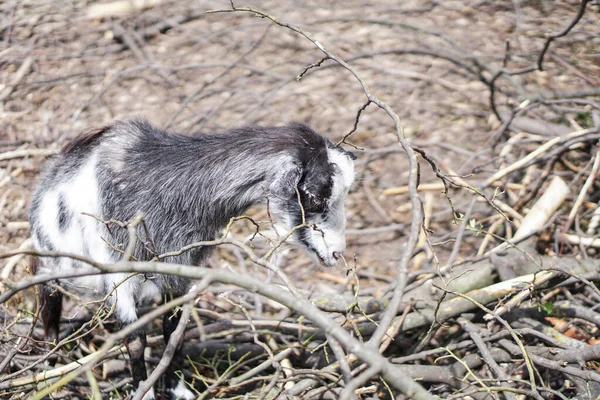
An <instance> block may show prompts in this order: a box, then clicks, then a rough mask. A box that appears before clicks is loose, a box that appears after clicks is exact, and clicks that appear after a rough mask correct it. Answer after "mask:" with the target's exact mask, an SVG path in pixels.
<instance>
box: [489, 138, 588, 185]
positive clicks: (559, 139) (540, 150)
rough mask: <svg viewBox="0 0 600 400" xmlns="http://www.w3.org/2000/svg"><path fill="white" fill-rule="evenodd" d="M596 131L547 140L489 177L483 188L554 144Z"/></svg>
mask: <svg viewBox="0 0 600 400" xmlns="http://www.w3.org/2000/svg"><path fill="white" fill-rule="evenodd" d="M596 130H597V129H596V128H591V129H584V130H582V131H575V132H572V133H569V134H568V135H566V136H564V137H560V136H559V137H556V138H554V139H552V140H549V141H547V142H546V143H544V144H543V145H542V146H540V147H538V148H537V149H535V150H534V151H532V152H531V153H529V154H528V155H526V156H525V157H523V158H521V159H520V160H518V161H516V162H514V163H513V164H511V165H509V166H508V167H506V168H504V169H502V170H500V171H498V172H496V173H495V174H494V175H492V176H491V177H489V178H488V179H487V180H486V181H485V182H484V183H483V186H489V185H491V184H493V183H494V182H495V181H497V180H498V179H501V178H503V177H504V176H506V175H508V174H510V173H511V172H514V171H516V170H518V169H520V168H522V167H524V166H526V165H527V164H528V163H529V162H530V161H533V160H535V159H536V158H538V156H540V155H542V154H544V153H546V152H547V151H548V150H550V148H552V147H553V146H555V145H556V144H559V143H561V142H565V141H568V140H569V139H572V138H578V137H580V136H584V135H587V134H590V133H595V132H596Z"/></svg>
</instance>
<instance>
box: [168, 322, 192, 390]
mask: <svg viewBox="0 0 600 400" xmlns="http://www.w3.org/2000/svg"><path fill="white" fill-rule="evenodd" d="M180 318H181V310H173V312H171V313H167V314H165V315H164V316H163V337H164V339H165V346H166V345H167V344H168V343H169V339H170V338H171V334H172V333H173V332H174V331H175V328H177V324H178V323H179V320H180ZM182 343H183V341H180V342H179V343H178V344H177V348H176V349H175V353H174V354H173V358H172V359H171V363H170V364H169V367H168V368H167V372H166V374H165V386H166V389H167V392H168V393H169V394H170V395H171V398H172V399H173V400H175V399H178V400H192V399H195V398H196V396H195V395H194V393H192V391H191V390H189V389H188V388H187V386H186V384H185V381H184V379H183V371H182V368H183V361H184V357H183V354H182V353H181V346H182ZM178 374H179V376H178Z"/></svg>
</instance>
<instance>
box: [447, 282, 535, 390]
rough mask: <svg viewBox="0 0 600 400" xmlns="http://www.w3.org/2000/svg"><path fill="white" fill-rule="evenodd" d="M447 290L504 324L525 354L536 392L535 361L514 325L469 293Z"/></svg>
mask: <svg viewBox="0 0 600 400" xmlns="http://www.w3.org/2000/svg"><path fill="white" fill-rule="evenodd" d="M447 292H448V293H451V294H454V295H456V296H459V297H461V298H464V299H466V300H468V301H470V302H472V303H473V304H474V305H475V306H476V307H479V308H480V309H481V310H483V311H484V312H486V313H487V314H489V315H491V316H492V317H493V318H494V319H495V320H496V321H498V322H499V323H500V324H502V325H503V326H504V328H506V329H507V330H508V331H509V332H510V336H511V337H512V339H513V341H514V342H515V343H517V347H518V348H519V350H520V353H521V354H522V355H523V359H524V360H525V365H526V367H527V372H528V373H529V379H530V381H529V382H530V385H531V390H533V391H534V392H535V391H536V390H537V389H536V382H535V373H534V369H533V363H532V361H531V358H530V357H529V353H528V352H527V350H526V349H525V345H524V344H523V342H522V341H521V339H520V338H519V336H518V335H517V334H516V333H515V331H514V329H512V327H511V326H510V325H509V324H508V322H507V321H506V320H504V319H503V318H501V317H500V316H499V315H497V314H496V313H495V312H494V311H492V310H490V309H489V308H487V307H486V306H485V305H483V304H482V303H480V302H478V301H477V300H475V299H473V298H471V297H469V296H467V295H464V294H462V293H458V292H453V291H451V290H447ZM507 341H508V340H507ZM511 344H512V343H511Z"/></svg>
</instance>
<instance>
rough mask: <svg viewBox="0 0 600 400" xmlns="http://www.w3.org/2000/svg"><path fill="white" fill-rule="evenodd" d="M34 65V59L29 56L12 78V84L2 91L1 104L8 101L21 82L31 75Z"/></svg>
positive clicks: (0, 93)
mask: <svg viewBox="0 0 600 400" xmlns="http://www.w3.org/2000/svg"><path fill="white" fill-rule="evenodd" d="M32 64H33V57H32V56H29V57H27V58H26V59H25V61H23V63H22V64H21V66H20V67H19V69H18V70H17V72H16V73H15V75H14V76H13V77H12V80H11V82H10V83H9V84H8V86H6V87H5V88H4V89H3V90H2V91H0V102H3V101H4V100H6V98H7V97H8V96H10V95H11V93H12V92H13V91H14V90H15V88H16V87H17V85H18V84H19V83H20V82H21V80H22V79H23V78H24V77H25V75H27V74H28V73H29V71H30V70H31V65H32Z"/></svg>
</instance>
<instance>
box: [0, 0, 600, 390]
mask: <svg viewBox="0 0 600 400" xmlns="http://www.w3.org/2000/svg"><path fill="white" fill-rule="evenodd" d="M128 3H129V2H128ZM588 3H590V2H589V1H586V0H583V1H581V3H580V4H579V6H578V7H576V10H575V11H576V12H575V14H574V15H572V16H571V18H572V19H571V20H570V21H568V22H567V23H566V24H565V26H564V28H563V29H562V30H561V31H557V32H555V33H552V34H549V35H548V36H547V37H546V38H545V39H544V40H543V41H542V46H541V49H540V51H539V52H538V53H537V55H536V58H535V60H534V61H533V62H532V63H531V64H530V65H525V66H520V67H519V68H515V69H511V68H508V67H507V65H508V64H509V62H510V61H511V56H510V52H509V51H508V47H507V52H506V56H505V61H504V65H503V67H501V68H499V69H493V68H491V67H489V66H486V65H484V64H482V63H481V62H479V61H478V60H477V59H475V58H472V59H468V60H464V59H460V58H456V57H455V56H453V55H451V54H450V53H444V52H440V51H436V52H432V51H429V52H423V51H422V53H423V54H428V55H430V56H434V57H438V58H442V59H445V60H447V61H449V62H451V63H454V64H455V65H457V66H458V67H459V68H462V69H464V71H465V73H466V74H471V75H472V76H473V77H475V78H474V79H476V80H478V81H479V82H480V83H482V84H483V85H485V87H487V89H488V93H489V104H488V105H489V110H490V112H491V113H492V114H493V115H494V116H495V118H496V121H495V123H496V128H495V129H494V130H493V131H492V132H490V135H489V137H488V140H487V142H486V144H485V147H486V149H488V150H489V151H490V154H492V155H493V161H492V163H490V164H489V165H481V166H478V167H477V168H474V169H473V171H472V172H473V175H470V176H466V175H458V174H456V173H455V172H454V171H452V170H451V169H449V168H448V167H446V166H445V165H444V164H443V163H442V162H440V161H439V160H436V158H435V157H433V156H432V155H431V154H430V152H429V151H428V149H427V148H426V147H425V146H419V144H420V143H416V144H415V143H412V141H409V140H408V139H407V138H406V137H405V134H404V131H403V124H402V121H401V119H400V118H399V117H398V115H397V113H396V112H395V110H394V108H393V107H392V106H391V105H390V104H389V103H388V102H385V101H383V100H381V99H380V98H379V97H378V96H377V94H376V93H375V91H374V90H372V89H371V88H370V86H369V82H368V80H367V79H365V78H363V77H362V75H361V74H360V73H359V72H358V71H357V69H356V68H355V67H354V66H353V65H352V62H353V60H357V59H359V58H365V57H368V55H363V56H357V57H355V58H348V59H344V58H342V57H340V56H338V55H336V54H335V53H333V52H331V51H329V50H328V49H327V46H326V45H324V44H322V43H320V42H319V41H317V40H316V39H315V37H314V36H312V35H311V34H310V33H307V32H306V31H305V30H303V29H300V28H299V27H297V26H295V25H292V24H290V23H287V22H286V21H284V20H282V19H278V18H276V17H274V16H272V15H270V14H269V13H267V12H263V11H260V10H256V9H251V8H244V7H238V6H236V4H234V3H233V2H232V3H231V5H230V7H229V8H227V9H223V10H217V11H214V13H217V14H220V13H236V14H241V15H245V14H250V15H254V16H258V17H261V18H262V20H261V23H264V24H273V25H275V27H274V28H273V29H281V30H289V31H291V32H293V33H294V34H295V35H296V36H295V37H297V39H298V40H308V42H309V43H311V45H313V46H315V48H316V49H318V50H319V51H320V53H321V58H319V59H316V60H314V63H312V64H310V65H308V66H306V67H305V68H303V69H302V70H301V72H300V74H299V75H298V79H299V80H300V79H304V78H305V77H306V76H307V75H308V74H310V73H311V72H313V71H315V70H317V69H319V68H321V66H322V64H323V63H325V62H328V63H332V64H335V65H337V66H339V67H341V68H343V69H344V70H345V71H347V72H349V73H350V74H351V76H352V77H353V78H354V79H356V81H357V82H358V83H359V85H360V87H361V88H362V93H363V96H364V101H363V103H362V106H360V107H359V108H358V109H357V111H356V113H355V115H354V118H353V119H354V126H353V128H352V129H351V130H349V131H348V133H347V134H346V135H345V136H344V137H343V139H342V141H344V142H347V143H350V144H353V142H352V140H353V134H354V133H355V132H356V131H357V130H359V129H360V124H361V118H362V116H363V113H364V112H365V110H366V109H367V107H369V106H375V107H377V108H378V109H379V110H380V112H381V113H383V114H384V115H386V116H387V118H389V120H390V121H391V124H392V126H393V127H394V132H395V134H396V137H397V141H398V144H399V147H398V148H401V149H402V150H403V151H404V154H405V156H406V159H407V160H408V166H407V171H408V172H409V174H408V184H407V185H406V186H404V187H397V188H387V189H386V190H385V191H384V192H383V195H384V196H387V197H388V198H393V197H395V196H404V198H406V199H407V200H408V202H409V203H410V205H411V208H410V209H411V213H410V217H411V220H410V222H407V223H396V224H393V225H390V227H389V229H387V231H388V232H393V233H395V234H397V233H398V232H401V233H402V234H403V237H404V246H403V247H402V248H401V249H398V259H397V260H396V262H395V264H396V271H395V272H396V273H395V275H394V276H390V274H382V273H374V272H371V271H366V270H361V269H360V268H357V267H356V264H355V263H353V262H348V265H347V274H346V276H334V275H333V274H330V273H321V275H320V276H321V278H323V279H327V280H329V281H330V284H329V285H328V288H327V290H326V291H325V290H322V291H314V290H313V291H306V290H303V289H302V288H297V287H295V286H294V285H293V283H291V282H293V280H290V279H289V278H285V276H286V271H285V270H284V269H282V268H280V266H279V265H278V264H277V263H273V262H272V260H270V259H267V258H268V257H267V256H266V255H270V254H271V252H270V249H268V248H261V247H260V246H256V247H255V246H253V247H251V246H249V245H248V244H247V243H246V242H244V241H243V240H238V239H224V240H221V241H220V242H219V244H227V245H229V246H233V248H234V250H231V251H227V252H225V251H223V252H221V253H220V255H221V256H223V257H230V258H232V259H237V260H241V261H240V264H241V265H244V268H243V269H244V270H242V271H235V272H233V271H231V270H229V269H223V268H208V267H199V268H185V267H182V266H177V265H172V264H166V263H159V262H154V263H143V262H122V263H118V264H115V265H110V266H106V265H100V264H95V263H94V262H93V260H89V263H90V264H92V265H94V266H96V267H97V268H98V269H99V270H101V271H102V273H110V272H132V273H157V272H159V273H173V274H177V275H182V276H188V277H191V278H194V279H198V280H199V284H198V285H197V286H196V287H195V289H194V291H192V292H190V294H188V295H187V296H185V297H183V298H179V299H174V300H172V301H170V302H169V303H167V304H165V305H164V306H159V307H155V308H151V309H148V310H146V312H145V313H144V315H143V317H142V318H140V320H139V321H138V322H136V323H135V324H132V325H131V326H128V327H127V328H125V329H122V330H117V331H116V332H115V331H114V329H111V326H112V324H113V323H114V322H113V321H112V318H111V317H112V315H111V312H112V310H111V309H110V307H108V306H107V305H105V304H104V303H103V302H101V301H100V302H87V303H86V302H85V301H83V300H81V299H75V300H76V301H75V302H74V305H73V308H72V309H71V310H68V314H69V317H68V319H67V320H66V321H65V322H66V323H65V324H63V325H64V327H65V328H64V329H63V332H61V335H60V337H61V340H60V342H59V343H56V344H54V345H55V346H52V350H48V346H47V345H48V344H47V343H44V342H43V340H42V334H41V333H40V332H39V328H38V327H37V324H36V323H37V315H38V313H39V306H37V305H36V302H35V298H36V296H37V294H36V289H35V284H39V283H44V282H48V281H51V280H52V279H53V277H52V276H38V277H31V276H28V275H27V273H24V274H23V273H22V274H17V273H16V272H15V271H16V269H17V268H23V269H24V270H25V271H26V270H27V265H28V264H27V260H26V256H27V255H39V254H38V253H36V252H35V251H33V250H31V249H30V247H31V243H30V242H29V241H27V240H26V241H24V242H23V243H22V245H21V246H20V248H18V249H17V248H15V249H14V250H10V251H4V252H3V253H2V254H1V255H0V257H1V258H2V259H6V260H7V261H6V263H5V264H4V266H3V269H2V275H1V278H2V281H1V282H0V285H1V289H2V293H1V294H0V303H1V304H2V309H0V313H1V314H0V315H1V316H2V319H3V326H2V338H1V339H0V340H1V342H0V346H1V347H0V352H1V353H2V356H3V357H2V358H1V360H0V373H1V375H0V396H2V397H3V398H4V397H6V398H21V397H28V396H33V398H35V399H37V398H42V397H43V396H44V395H46V394H52V396H53V398H74V397H86V396H93V397H94V398H119V397H121V396H125V395H126V394H127V393H128V390H129V383H130V378H128V374H127V373H126V372H125V371H124V370H125V368H126V362H125V360H126V356H125V353H126V352H125V351H124V348H123V346H122V345H121V342H120V341H121V340H122V339H123V338H124V337H125V336H126V335H127V334H128V332H130V330H131V329H136V328H137V327H138V326H140V325H144V324H156V320H157V318H158V317H159V316H160V315H161V314H163V313H165V312H167V310H169V309H171V308H172V307H173V306H181V307H183V317H182V319H181V322H180V326H179V327H178V329H177V330H176V333H175V335H177V336H176V338H177V339H179V340H181V341H183V343H184V353H185V354H186V355H187V358H188V363H187V364H186V369H185V371H184V374H185V378H186V382H188V383H189V385H190V388H192V389H193V390H195V391H196V393H197V394H198V398H239V399H242V398H259V399H263V398H268V399H272V398H303V399H311V398H332V399H338V398H341V399H355V398H360V399H377V398H414V399H433V398H436V396H437V397H438V398H445V399H454V398H456V399H462V398H469V397H470V398H481V399H484V398H486V399H487V398H506V399H519V398H535V399H567V398H573V397H576V398H578V399H596V398H597V397H598V396H600V373H599V372H598V371H597V367H596V364H595V360H596V359H597V358H598V355H597V353H598V351H600V347H599V346H598V345H597V344H596V340H597V337H598V326H599V325H600V314H599V313H597V312H596V311H595V307H596V305H597V304H598V301H599V300H600V291H599V290H598V288H597V287H596V284H595V282H597V281H598V280H599V279H600V275H599V274H598V272H597V265H598V261H597V257H596V254H597V251H596V250H595V249H597V248H598V247H600V240H599V239H596V238H595V236H596V235H597V231H598V229H597V228H598V223H599V222H600V212H598V211H597V210H598V209H599V208H598V206H597V204H596V202H597V201H598V200H600V199H599V198H597V197H598V196H597V195H596V193H597V192H598V189H597V187H596V186H597V179H596V178H597V173H598V169H599V167H600V149H599V148H598V147H597V143H598V139H600V104H598V103H597V102H596V101H594V100H593V99H592V100H590V99H589V98H588V96H589V95H594V94H595V93H596V92H594V90H596V89H594V88H592V89H590V90H583V91H579V92H577V93H575V92H572V93H571V94H570V95H569V96H568V97H569V98H566V97H567V96H563V97H561V96H558V95H553V96H551V98H549V97H548V96H545V97H538V98H527V99H524V100H523V99H520V98H519V97H518V93H516V92H518V90H515V89H514V87H512V86H511V85H512V84H513V83H514V82H515V81H514V80H512V78H514V77H518V76H522V75H527V74H533V73H536V72H539V71H541V70H543V68H544V60H545V57H546V56H547V54H548V52H549V51H551V48H552V45H553V42H555V41H556V40H558V39H559V38H561V37H563V36H566V35H568V34H569V32H570V31H571V30H572V29H573V28H574V27H576V26H577V24H578V22H579V21H580V20H581V18H582V17H583V16H584V15H585V13H586V12H589V11H586V10H587V8H586V7H587V6H588V5H589V4H588ZM432 4H434V5H433V6H435V3H432ZM433 6H432V7H433ZM421 12H423V11H421ZM196 17H197V16H194V15H188V16H186V17H185V18H183V17H182V18H183V19H181V20H178V21H173V20H170V21H169V23H167V24H166V25H164V26H157V27H153V28H152V29H151V30H148V31H147V32H146V31H144V32H138V33H139V34H140V35H142V36H143V35H145V34H146V33H147V34H148V35H152V34H154V33H155V32H156V31H161V29H162V30H167V29H170V28H171V27H172V26H175V25H177V24H183V23H185V22H186V21H189V20H191V19H193V18H196ZM186 18H187V19H186ZM115 27H116V28H115V30H114V32H115V33H117V34H119V32H120V38H121V40H120V43H118V46H123V45H125V46H127V47H129V48H130V49H134V48H137V47H139V46H138V45H136V44H135V40H133V39H132V38H131V37H130V36H129V35H128V33H127V31H126V30H125V31H120V30H119V26H118V25H115ZM131 40H133V41H131ZM138 50H139V49H138ZM455 50H456V49H455ZM397 52H400V53H401V52H405V53H411V52H412V53H415V51H409V49H403V50H402V49H399V50H397ZM138 56H139V57H140V58H145V57H147V55H145V54H144V53H143V51H142V52H140V53H139V54H138ZM330 65H331V64H330ZM22 68H23V69H22V70H21V69H20V70H18V71H16V72H15V76H14V80H13V81H12V82H14V85H12V86H6V87H5V88H4V91H3V92H0V93H4V94H0V100H4V99H5V98H8V97H9V96H11V93H12V92H13V91H14V90H15V89H16V88H17V87H18V83H19V81H20V79H21V78H22V75H24V74H26V73H27V71H28V70H29V68H31V65H27V64H25V62H24V63H23V66H22ZM147 68H151V67H147ZM19 71H25V72H22V73H21V74H20V72H19ZM19 75H21V77H19ZM505 78H506V82H505V81H504V79H505ZM164 79H166V80H168V79H169V76H165V77H164ZM215 79H218V77H217V78H215ZM109 83H110V81H109ZM107 87H108V86H103V89H102V90H105V89H104V88H107ZM517 89H518V88H517ZM513 91H514V92H513ZM563 95H564V94H563ZM2 96H4V97H2ZM100 97H101V93H100V94H99V95H98V97H94V98H92V99H91V100H90V101H89V102H88V103H86V104H85V105H83V106H82V107H81V108H80V109H79V110H77V112H76V113H75V115H74V118H75V119H76V118H78V117H79V116H80V114H81V113H82V112H84V111H85V110H86V109H87V108H88V107H90V106H91V105H93V103H94V102H96V101H97V100H98V99H99V98H100ZM498 97H501V98H503V99H504V100H503V101H504V103H505V104H506V106H503V108H502V107H500V106H499V105H498ZM507 99H512V100H519V101H512V102H510V101H508V100H507ZM520 100H523V101H520ZM511 105H512V106H511ZM182 108H183V107H182ZM536 109H551V110H552V111H553V112H554V113H555V114H558V115H559V116H558V117H555V119H557V120H558V119H560V118H563V117H564V118H567V121H568V122H569V124H567V125H565V124H559V123H557V122H556V121H545V122H544V123H543V124H540V123H539V122H538V121H537V120H533V119H530V118H528V117H527V116H528V115H530V113H531V112H533V111H534V110H536ZM572 115H575V118H573V117H572ZM572 128H575V129H572ZM547 132H551V133H552V135H547V134H546V133H547ZM353 145H355V144H353ZM395 151H397V150H396V149H394V150H389V151H388V150H386V151H380V152H372V153H371V154H370V155H369V157H385V155H386V154H389V153H392V152H395ZM54 152H55V150H54V149H48V150H47V149H39V150H37V151H36V150H32V149H15V150H11V151H7V152H4V153H2V154H0V162H4V163H6V162H10V161H12V160H21V159H22V158H23V157H25V156H27V157H30V156H45V155H50V154H52V153H54ZM465 164H470V163H469V162H466V163H465ZM5 165H6V164H3V166H5ZM419 165H420V167H419ZM5 169H6V170H7V171H8V168H5ZM420 170H421V174H422V177H421V179H420V180H421V182H420V181H419V175H420ZM2 171H5V170H4V169H3V170H2ZM15 171H16V170H13V171H12V173H8V174H7V175H6V176H5V177H4V178H3V177H2V176H0V179H4V180H0V187H1V186H3V185H5V184H6V183H8V182H9V181H10V179H12V178H13V177H14V176H17V175H18V173H17V172H15ZM425 179H431V180H430V181H427V182H426V181H425ZM3 182H6V183H3ZM431 191H438V192H439V191H443V193H444V194H445V196H444V197H445V201H446V202H447V203H446V204H447V207H446V211H445V213H446V214H445V215H450V218H449V221H450V222H449V224H450V223H452V224H456V226H458V229H457V230H456V231H455V232H451V233H448V234H445V235H442V236H434V233H433V232H432V231H431V226H430V225H431V223H430V221H431V218H432V215H433V211H432V209H433V204H432V203H433V201H434V200H433V197H432V196H431V195H430V193H431ZM457 198H460V199H461V201H462V200H464V198H466V199H467V200H466V202H464V204H463V203H462V202H460V201H459V204H458V205H455V203H456V199H457ZM380 200H381V199H378V198H376V197H369V198H368V201H369V203H370V205H371V206H372V207H373V208H374V209H376V210H378V212H379V213H380V214H381V215H382V216H383V218H384V219H386V218H389V214H388V213H387V212H386V210H385V209H383V207H382V206H381V204H380ZM459 210H463V211H459ZM365 231H367V230H365ZM241 232H243V230H241ZM446 250H448V254H447V256H446V255H444V256H440V254H442V253H445V251H446ZM256 271H261V272H260V273H261V274H264V271H268V275H269V276H271V277H276V278H282V277H283V278H282V279H272V280H271V281H268V280H267V282H266V281H265V279H257V278H256V277H253V275H254V274H256ZM265 275H266V274H265ZM16 276H18V277H19V278H20V279H16V278H15V277H16ZM261 276H262V275H261ZM367 279H368V280H369V282H371V285H370V287H366V288H365V287H362V285H361V283H362V282H364V281H365V280H367ZM282 282H285V283H286V285H281V284H280V283H282ZM373 282H375V284H373ZM156 331H157V330H154V331H151V335H150V339H149V341H148V344H149V347H150V348H151V351H150V354H149V356H148V357H147V358H146V359H147V360H148V363H149V364H150V366H151V368H152V369H154V368H160V366H161V364H162V363H161V360H162V359H163V358H165V357H166V354H168V353H169V349H168V348H166V349H165V347H164V343H163V341H162V338H161V337H160V335H158V334H154V335H153V334H152V332H156ZM55 357H58V359H59V364H58V366H56V367H54V368H48V367H47V366H46V365H47V364H46V362H47V361H48V360H49V359H51V358H55ZM151 383H154V382H151ZM156 385H157V387H160V385H161V383H160V382H158V383H156ZM138 395H140V396H141V394H138Z"/></svg>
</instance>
